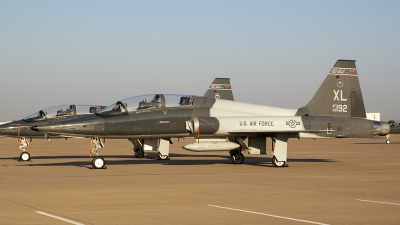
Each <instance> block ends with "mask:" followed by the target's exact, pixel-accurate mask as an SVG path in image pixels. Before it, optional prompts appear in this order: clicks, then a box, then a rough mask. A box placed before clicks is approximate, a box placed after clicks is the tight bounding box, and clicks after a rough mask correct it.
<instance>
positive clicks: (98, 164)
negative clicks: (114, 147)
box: [92, 156, 106, 169]
mask: <svg viewBox="0 0 400 225" xmlns="http://www.w3.org/2000/svg"><path fill="white" fill-rule="evenodd" d="M105 165H106V161H105V160H104V159H103V157H100V156H97V157H95V158H94V159H93V160H92V166H93V169H103V168H106V167H105Z"/></svg>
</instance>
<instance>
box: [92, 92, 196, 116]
mask: <svg viewBox="0 0 400 225" xmlns="http://www.w3.org/2000/svg"><path fill="white" fill-rule="evenodd" d="M193 104H194V96H192V95H174V94H166V95H164V94H150V95H140V96H134V97H130V98H127V99H124V100H121V101H117V102H116V103H114V104H112V105H110V106H108V107H106V108H104V109H103V110H101V111H100V112H98V113H97V114H98V115H119V114H123V113H125V114H128V113H129V112H135V111H141V110H150V109H161V108H166V107H179V106H192V105H193Z"/></svg>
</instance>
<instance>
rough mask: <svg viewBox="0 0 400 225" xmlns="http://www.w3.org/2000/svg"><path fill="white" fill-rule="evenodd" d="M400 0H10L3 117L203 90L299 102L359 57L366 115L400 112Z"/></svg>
mask: <svg viewBox="0 0 400 225" xmlns="http://www.w3.org/2000/svg"><path fill="white" fill-rule="evenodd" d="M399 9H400V1H319V0H318V1H249V0H246V1H231V0H229V1H217V0H212V1H97V0H96V1H55V0H51V1H18V0H12V1H5V0H0V103H1V108H0V121H7V120H12V119H20V118H23V117H25V116H27V115H29V114H31V113H33V112H35V111H37V110H39V109H42V108H47V107H50V106H54V105H59V104H104V105H109V104H111V103H113V102H115V101H116V100H119V99H123V98H126V97H130V96H135V95H141V94H146V93H185V94H186V93H188V94H189V93H190V94H197V95H202V94H203V93H204V92H205V90H206V88H207V87H208V85H209V83H210V82H211V81H212V80H213V78H214V77H230V78H231V84H232V86H233V89H234V96H235V99H236V100H237V101H246V102H251V103H257V104H263V105H272V106H280V107H285V108H298V107H301V106H303V105H305V104H307V103H308V101H309V100H310V99H311V98H312V96H313V95H314V93H315V92H316V90H317V88H318V87H319V86H320V84H321V83H322V81H323V79H324V78H325V76H326V75H327V73H328V72H329V70H330V69H331V67H332V66H333V64H334V63H335V62H336V60H337V59H355V60H357V68H358V73H359V77H360V83H361V87H362V91H363V96H364V102H365V106H366V109H367V112H381V119H382V120H388V119H396V120H397V119H400V104H399V101H398V96H399V93H400V91H399V89H400V73H399V70H398V69H397V66H398V65H399V64H400V13H399Z"/></svg>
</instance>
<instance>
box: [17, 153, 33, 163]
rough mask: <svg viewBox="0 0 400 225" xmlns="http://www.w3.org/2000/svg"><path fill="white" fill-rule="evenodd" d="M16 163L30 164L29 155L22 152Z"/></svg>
mask: <svg viewBox="0 0 400 225" xmlns="http://www.w3.org/2000/svg"><path fill="white" fill-rule="evenodd" d="M18 161H25V162H26V161H30V162H32V160H31V155H30V154H29V153H28V152H22V153H21V155H19V159H18Z"/></svg>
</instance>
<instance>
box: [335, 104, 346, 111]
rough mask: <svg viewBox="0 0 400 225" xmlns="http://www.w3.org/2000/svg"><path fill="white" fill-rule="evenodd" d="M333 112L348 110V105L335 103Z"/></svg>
mask: <svg viewBox="0 0 400 225" xmlns="http://www.w3.org/2000/svg"><path fill="white" fill-rule="evenodd" d="M332 112H347V105H340V104H333V106H332Z"/></svg>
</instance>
